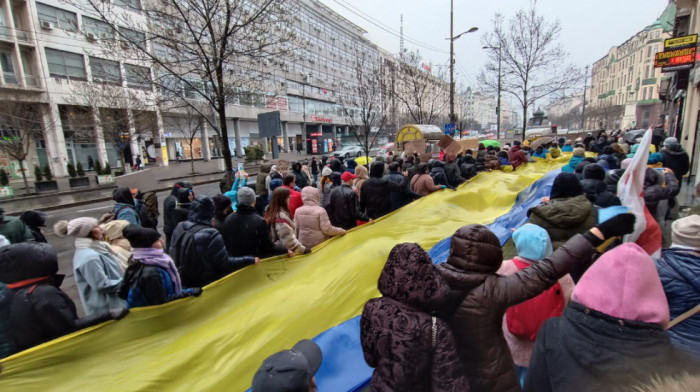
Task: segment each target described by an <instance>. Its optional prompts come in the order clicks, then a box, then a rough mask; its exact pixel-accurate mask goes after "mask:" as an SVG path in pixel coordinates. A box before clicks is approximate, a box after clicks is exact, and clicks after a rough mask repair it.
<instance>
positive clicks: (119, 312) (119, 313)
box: [109, 308, 129, 320]
mask: <svg viewBox="0 0 700 392" xmlns="http://www.w3.org/2000/svg"><path fill="white" fill-rule="evenodd" d="M127 314H129V309H127V308H117V309H110V310H109V318H110V319H112V320H121V319H123V318H124V317H126V315H127Z"/></svg>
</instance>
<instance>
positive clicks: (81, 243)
mask: <svg viewBox="0 0 700 392" xmlns="http://www.w3.org/2000/svg"><path fill="white" fill-rule="evenodd" d="M85 248H90V249H93V250H95V251H97V253H100V254H103V255H109V256H112V258H113V259H115V260H116V261H117V262H118V263H119V265H120V266H121V267H122V270H124V269H126V259H125V258H124V256H122V255H120V254H119V253H117V252H116V251H115V250H114V249H112V247H111V246H110V245H109V244H108V243H107V242H103V241H97V240H93V239H92V238H76V239H75V249H85Z"/></svg>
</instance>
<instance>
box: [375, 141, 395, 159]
mask: <svg viewBox="0 0 700 392" xmlns="http://www.w3.org/2000/svg"><path fill="white" fill-rule="evenodd" d="M390 152H391V153H394V143H387V144H385V145H383V146H381V147H380V148H379V150H378V151H377V153H376V154H370V155H373V156H374V157H382V158H386V157H387V156H388V155H389V153H390Z"/></svg>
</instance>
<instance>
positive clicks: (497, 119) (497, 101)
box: [482, 46, 501, 139]
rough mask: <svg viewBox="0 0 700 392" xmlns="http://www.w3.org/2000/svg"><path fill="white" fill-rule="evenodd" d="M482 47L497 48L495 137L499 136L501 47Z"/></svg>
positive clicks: (486, 47) (498, 137)
mask: <svg viewBox="0 0 700 392" xmlns="http://www.w3.org/2000/svg"><path fill="white" fill-rule="evenodd" d="M482 49H494V50H498V97H497V98H496V139H500V138H501V47H500V46H484V47H483V48H482Z"/></svg>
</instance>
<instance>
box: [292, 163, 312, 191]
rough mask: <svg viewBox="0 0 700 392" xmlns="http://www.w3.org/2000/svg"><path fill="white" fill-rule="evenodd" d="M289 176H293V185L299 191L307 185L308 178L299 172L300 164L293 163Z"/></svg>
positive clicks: (301, 171) (302, 172)
mask: <svg viewBox="0 0 700 392" xmlns="http://www.w3.org/2000/svg"><path fill="white" fill-rule="evenodd" d="M291 174H294V185H296V186H298V187H299V189H304V187H305V186H308V185H309V177H308V176H307V175H306V173H304V171H303V170H301V163H299V162H295V163H294V165H293V166H292V171H291Z"/></svg>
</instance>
